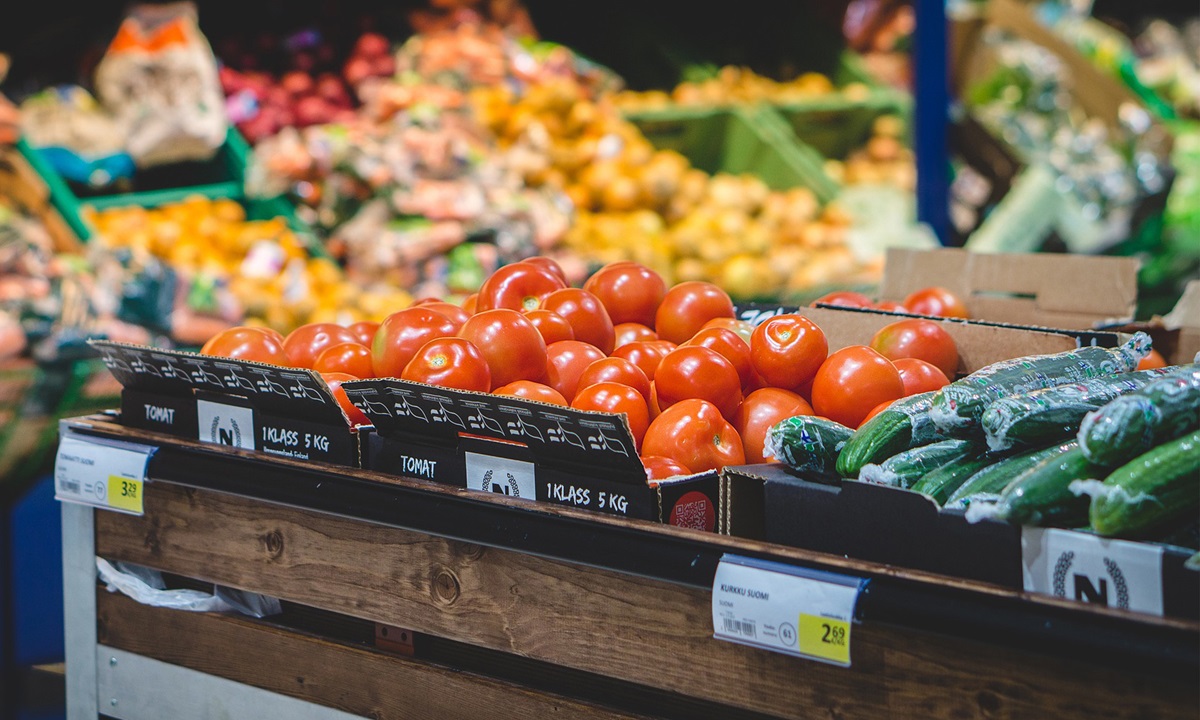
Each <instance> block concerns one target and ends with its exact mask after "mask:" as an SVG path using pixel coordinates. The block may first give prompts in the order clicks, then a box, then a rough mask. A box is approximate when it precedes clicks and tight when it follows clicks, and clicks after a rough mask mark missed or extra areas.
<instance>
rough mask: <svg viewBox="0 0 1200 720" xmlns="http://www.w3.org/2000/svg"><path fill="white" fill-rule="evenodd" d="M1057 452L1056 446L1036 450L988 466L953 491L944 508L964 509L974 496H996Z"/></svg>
mask: <svg viewBox="0 0 1200 720" xmlns="http://www.w3.org/2000/svg"><path fill="white" fill-rule="evenodd" d="M1058 452H1061V451H1060V450H1059V447H1058V446H1051V447H1048V448H1038V449H1037V450H1030V451H1028V452H1023V453H1021V454H1020V455H1013V456H1012V457H1007V458H1004V459H1003V460H1000V461H998V462H996V463H994V464H992V465H988V466H987V467H985V468H983V469H982V470H980V471H979V472H977V473H975V474H974V475H972V476H971V477H970V478H968V479H967V481H966V482H965V483H963V484H962V486H961V487H959V488H958V489H957V490H955V491H954V494H953V495H951V496H950V499H949V500H947V501H946V506H947V507H964V506H966V505H968V504H969V503H968V502H967V501H968V500H969V499H970V498H972V497H974V496H976V495H987V496H989V497H993V496H998V494H999V493H1001V492H1003V491H1004V488H1006V487H1008V485H1009V483H1011V482H1012V481H1013V480H1015V479H1016V478H1017V476H1018V475H1020V474H1021V473H1023V472H1025V471H1026V470H1028V469H1029V468H1031V467H1033V466H1034V465H1037V464H1038V463H1040V462H1041V461H1042V460H1045V459H1046V458H1048V457H1051V456H1052V455H1054V454H1056V453H1058ZM997 499H998V498H997Z"/></svg>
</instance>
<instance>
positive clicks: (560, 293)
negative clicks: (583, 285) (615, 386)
mask: <svg viewBox="0 0 1200 720" xmlns="http://www.w3.org/2000/svg"><path fill="white" fill-rule="evenodd" d="M542 307H543V308H545V309H546V310H550V311H551V312H556V313H558V314H559V315H562V316H563V317H564V318H566V320H567V322H569V323H570V324H571V329H572V330H574V331H575V339H576V340H581V341H583V342H585V343H588V344H589V345H595V346H596V347H598V348H600V352H602V353H604V354H605V355H607V354H609V353H610V352H612V351H613V345H614V344H615V343H616V337H617V336H616V332H615V331H614V330H613V323H612V319H610V318H609V317H608V311H607V310H605V309H604V305H603V304H602V303H601V302H600V299H599V298H598V297H596V296H595V295H593V294H591V293H590V292H588V291H587V290H580V289H579V288H563V289H562V290H556V291H554V292H552V293H550V294H549V295H547V296H546V298H545V299H544V300H542Z"/></svg>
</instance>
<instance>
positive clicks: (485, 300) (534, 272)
mask: <svg viewBox="0 0 1200 720" xmlns="http://www.w3.org/2000/svg"><path fill="white" fill-rule="evenodd" d="M566 286H567V284H566V283H565V282H563V281H562V280H559V279H558V277H557V276H556V275H554V274H553V273H551V272H549V271H548V270H544V269H543V268H540V267H538V266H537V265H530V264H529V263H519V262H518V263H513V264H511V265H505V266H504V267H502V268H500V269H499V270H497V271H496V272H494V273H492V275H491V277H489V278H488V279H487V280H484V281H483V286H482V287H480V288H479V297H478V298H476V300H475V312H476V313H480V312H484V311H486V310H496V309H499V308H507V309H509V310H522V311H527V310H536V309H537V308H539V307H541V306H542V300H544V299H545V298H546V296H547V295H549V294H550V293H552V292H554V291H555V290H561V289H563V288H565V287H566Z"/></svg>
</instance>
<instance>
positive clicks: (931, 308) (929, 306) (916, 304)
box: [904, 287, 971, 318]
mask: <svg viewBox="0 0 1200 720" xmlns="http://www.w3.org/2000/svg"><path fill="white" fill-rule="evenodd" d="M904 307H906V308H908V311H909V312H910V313H912V314H914V315H933V316H935V317H953V318H969V317H971V315H970V314H969V313H968V312H967V305H966V303H964V302H963V301H962V299H961V298H959V297H958V296H957V295H955V294H954V293H952V292H950V291H949V290H947V289H946V288H944V287H927V288H921V289H920V290H917V291H916V292H914V293H912V294H911V295H909V296H908V297H906V298H904Z"/></svg>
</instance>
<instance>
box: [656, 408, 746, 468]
mask: <svg viewBox="0 0 1200 720" xmlns="http://www.w3.org/2000/svg"><path fill="white" fill-rule="evenodd" d="M642 452H643V453H645V455H648V456H653V455H660V456H662V457H665V458H670V459H671V460H674V461H675V462H677V463H679V464H681V465H683V466H684V467H686V468H688V469H689V470H691V471H692V472H694V473H698V472H704V471H705V470H716V469H718V468H722V467H725V466H726V465H744V464H745V462H746V452H745V450H743V448H742V439H741V438H740V437H739V436H738V434H737V430H735V429H734V427H733V425H731V424H730V423H728V422H726V420H725V418H724V417H723V416H722V415H721V411H720V410H718V409H717V406H716V405H713V404H712V403H710V402H707V401H705V400H684V401H682V402H678V403H675V404H674V405H672V406H671V407H669V408H666V409H664V410H663V411H662V414H661V415H659V416H658V417H656V418H655V419H654V422H652V423H650V427H649V428H648V429H647V430H646V438H645V440H644V441H643V442H642Z"/></svg>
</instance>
